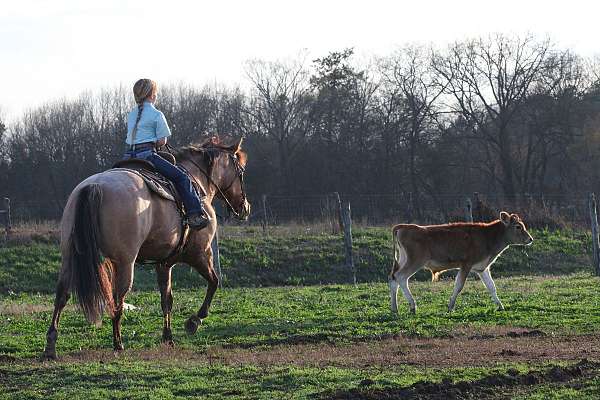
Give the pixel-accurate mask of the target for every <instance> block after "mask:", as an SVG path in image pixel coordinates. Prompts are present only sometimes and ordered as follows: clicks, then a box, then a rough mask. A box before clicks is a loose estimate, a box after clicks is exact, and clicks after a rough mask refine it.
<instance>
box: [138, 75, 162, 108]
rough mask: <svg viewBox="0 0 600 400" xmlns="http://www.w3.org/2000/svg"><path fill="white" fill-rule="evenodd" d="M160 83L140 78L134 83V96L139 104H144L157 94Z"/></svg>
mask: <svg viewBox="0 0 600 400" xmlns="http://www.w3.org/2000/svg"><path fill="white" fill-rule="evenodd" d="M157 91H158V85H157V84H156V82H154V81H153V80H152V79H146V78H144V79H140V80H138V81H137V82H136V83H135V84H134V85H133V96H134V97H135V102H136V103H137V104H143V103H144V100H146V99H147V98H149V97H151V96H152V95H154V94H156V92H157Z"/></svg>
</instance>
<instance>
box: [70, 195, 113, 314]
mask: <svg viewBox="0 0 600 400" xmlns="http://www.w3.org/2000/svg"><path fill="white" fill-rule="evenodd" d="M101 202H102V190H101V189H100V185H98V184H90V185H87V186H84V187H83V188H82V189H81V190H80V192H79V196H78V198H77V203H76V206H75V219H74V222H73V227H72V230H71V235H70V243H69V247H70V251H69V253H70V255H69V256H70V264H71V271H72V274H73V275H72V279H73V280H72V290H73V292H75V294H76V295H77V299H78V301H79V304H80V306H81V309H82V310H83V313H84V314H85V316H86V318H87V320H88V321H89V322H90V323H94V324H96V325H99V324H100V323H101V321H102V313H103V311H104V309H105V308H107V311H108V313H109V314H110V315H111V316H112V315H113V314H114V305H113V303H114V301H113V295H112V284H111V275H112V263H111V262H110V260H109V259H104V260H103V257H102V254H101V252H100V248H99V244H98V240H99V238H100V218H99V211H100V205H101Z"/></svg>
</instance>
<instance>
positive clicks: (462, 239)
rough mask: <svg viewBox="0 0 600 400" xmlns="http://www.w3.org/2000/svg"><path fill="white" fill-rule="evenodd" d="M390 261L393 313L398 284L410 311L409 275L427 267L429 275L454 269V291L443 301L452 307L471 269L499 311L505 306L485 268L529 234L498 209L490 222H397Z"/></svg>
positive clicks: (524, 241) (525, 240) (513, 216)
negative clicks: (407, 223) (391, 262)
mask: <svg viewBox="0 0 600 400" xmlns="http://www.w3.org/2000/svg"><path fill="white" fill-rule="evenodd" d="M392 234H393V239H394V263H393V266H392V271H391V272H390V276H389V285H390V295H391V306H392V312H395V313H397V312H398V299H397V297H398V287H400V288H402V293H403V294H404V297H406V299H407V300H408V303H409V305H410V311H411V312H412V313H413V314H414V313H415V312H416V309H417V305H416V303H415V299H414V298H413V296H412V294H411V293H410V289H409V288H408V279H409V278H410V277H411V276H413V275H414V274H415V273H416V272H417V271H418V270H420V269H421V268H427V269H430V270H431V272H432V274H434V276H437V274H439V273H440V272H442V271H446V270H448V269H458V270H459V271H458V274H457V275H456V283H455V285H454V292H453V293H452V296H451V297H450V302H449V303H448V311H452V309H453V308H454V303H455V302H456V297H457V296H458V294H459V293H460V291H461V290H462V288H463V286H464V284H465V280H466V279H467V275H468V274H469V272H470V271H471V270H472V271H474V272H476V273H477V274H478V275H479V277H480V278H481V280H482V281H483V283H484V285H485V287H486V288H487V289H488V291H489V292H490V294H491V295H492V300H493V301H494V302H495V303H496V304H497V305H498V308H499V309H500V310H503V309H504V306H503V305H502V302H501V301H500V299H499V298H498V295H496V285H495V284H494V280H493V279H492V276H491V275H490V266H491V265H492V264H493V263H494V261H496V259H497V258H498V257H499V256H500V254H502V252H503V251H504V250H506V249H507V248H508V247H509V246H511V245H530V244H531V243H532V242H533V238H532V237H531V235H530V234H529V232H527V229H526V228H525V224H523V221H521V218H519V216H518V215H516V214H510V215H509V214H508V213H507V212H504V211H502V212H501V213H500V219H498V220H496V221H493V222H489V223H453V224H446V225H429V226H419V225H405V224H401V225H396V226H394V228H393V230H392Z"/></svg>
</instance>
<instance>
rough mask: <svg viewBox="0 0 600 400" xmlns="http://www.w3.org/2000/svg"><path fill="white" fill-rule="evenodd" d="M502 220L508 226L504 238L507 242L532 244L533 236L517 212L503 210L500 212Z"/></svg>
mask: <svg viewBox="0 0 600 400" xmlns="http://www.w3.org/2000/svg"><path fill="white" fill-rule="evenodd" d="M500 221H501V222H502V223H503V224H504V226H505V228H506V230H505V233H504V238H505V239H506V242H507V244H512V245H515V244H516V245H530V244H531V243H533V238H532V237H531V235H530V234H529V232H527V228H525V224H524V223H523V221H522V220H521V218H520V217H519V216H518V215H517V214H509V213H507V212H505V211H502V212H501V213H500Z"/></svg>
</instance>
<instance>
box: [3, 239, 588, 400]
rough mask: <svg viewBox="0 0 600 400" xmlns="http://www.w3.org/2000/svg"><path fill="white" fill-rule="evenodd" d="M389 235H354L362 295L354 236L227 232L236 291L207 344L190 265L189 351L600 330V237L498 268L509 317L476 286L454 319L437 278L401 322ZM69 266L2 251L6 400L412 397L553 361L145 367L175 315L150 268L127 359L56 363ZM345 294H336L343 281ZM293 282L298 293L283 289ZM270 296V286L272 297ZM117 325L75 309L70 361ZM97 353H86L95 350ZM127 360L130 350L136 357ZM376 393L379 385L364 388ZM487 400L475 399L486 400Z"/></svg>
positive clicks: (578, 388)
mask: <svg viewBox="0 0 600 400" xmlns="http://www.w3.org/2000/svg"><path fill="white" fill-rule="evenodd" d="M389 236H390V235H389V232H388V230H387V229H383V228H369V229H357V230H355V232H354V246H355V249H354V250H355V261H356V263H357V266H358V268H357V269H358V271H357V276H358V280H359V282H361V283H360V284H359V285H357V286H354V285H348V284H344V283H345V282H349V281H350V275H349V273H348V271H347V270H346V269H345V267H344V265H343V252H342V239H341V237H338V236H333V235H328V234H313V233H311V232H310V231H301V232H298V231H295V232H290V233H289V234H277V235H275V234H273V233H271V234H270V235H269V236H268V237H266V238H264V237H262V233H261V231H260V230H259V229H257V228H255V227H244V228H235V229H234V228H228V229H226V230H224V231H223V234H222V235H221V254H222V265H223V273H224V278H225V279H224V283H225V288H223V289H221V290H219V291H218V292H217V294H216V296H215V299H214V302H213V307H212V309H211V315H210V316H209V317H208V318H207V319H206V320H205V321H204V324H203V325H202V327H201V328H200V329H199V331H198V333H197V334H196V335H194V336H188V335H187V334H185V333H184V329H183V323H184V321H185V319H186V318H187V317H188V316H189V315H190V314H192V313H194V312H196V311H197V310H198V307H199V306H200V304H201V301H202V298H203V296H204V292H205V287H204V286H205V282H204V281H203V280H202V279H201V278H200V277H199V276H198V275H197V274H196V273H195V272H193V271H191V270H190V268H189V267H185V266H179V267H177V268H176V272H175V274H174V278H173V279H174V297H175V300H174V307H173V330H174V331H173V334H174V339H175V342H176V345H177V348H176V349H180V350H182V351H186V352H194V353H195V352H198V353H203V354H208V353H210V352H211V351H212V350H211V349H223V351H226V349H227V348H230V347H233V348H237V347H248V348H251V349H253V350H256V351H268V350H269V349H272V348H273V346H277V345H288V346H290V347H289V349H290V351H294V345H295V344H297V343H327V344H332V345H335V346H345V345H349V344H352V343H354V342H357V341H361V342H362V341H367V342H369V341H378V340H380V339H381V338H385V337H389V336H394V335H398V334H401V335H404V336H409V337H410V336H418V337H446V336H448V335H455V334H456V333H457V331H461V332H464V330H465V329H468V330H470V331H472V332H478V331H479V330H481V331H482V332H485V331H486V329H492V328H494V327H506V328H508V329H513V328H517V327H523V328H527V329H539V330H542V331H544V332H545V333H546V334H547V335H553V334H556V335H574V340H576V335H581V334H589V333H597V332H598V331H600V311H599V310H600V290H598V289H599V287H600V279H599V278H597V277H594V276H592V275H591V273H590V272H589V270H590V267H589V266H588V264H589V250H588V247H589V241H590V240H589V234H587V233H580V232H572V231H564V232H552V231H534V232H533V236H534V237H535V239H536V242H535V244H534V246H532V247H530V248H527V249H525V250H524V249H511V250H510V251H509V252H507V253H506V254H504V255H503V256H502V257H501V258H500V260H499V262H498V263H497V264H496V265H495V266H494V267H493V269H492V274H493V275H494V276H495V277H500V279H497V280H496V284H497V287H498V294H499V296H500V298H501V299H502V301H503V303H504V305H505V306H506V311H505V312H498V311H496V310H495V306H494V305H493V304H492V302H491V300H490V298H489V294H488V293H487V291H486V290H485V288H484V287H483V285H482V284H481V282H479V280H478V279H476V278H474V277H470V278H469V280H468V282H467V285H466V287H465V290H464V291H463V293H462V294H461V296H460V297H459V298H458V302H457V307H456V310H455V312H454V313H452V314H448V313H446V311H445V310H446V305H447V301H448V298H449V296H450V293H451V291H452V286H453V282H452V281H451V280H450V278H451V275H452V274H448V275H447V276H446V278H447V279H445V280H442V281H441V282H437V283H431V282H427V281H426V280H427V279H429V276H428V274H426V273H422V274H420V275H418V276H417V277H416V278H417V280H416V281H411V289H412V291H413V294H414V296H415V298H416V300H417V304H418V311H417V315H414V316H413V315H410V314H409V313H408V312H407V308H408V307H407V304H406V302H405V300H404V298H403V297H402V295H401V294H400V296H399V305H400V313H399V315H397V316H395V315H392V314H391V313H390V311H389V292H388V288H387V284H386V283H385V281H386V274H387V270H388V267H389V265H390V263H391V240H390V238H389ZM59 265H60V253H59V252H58V247H57V245H56V244H54V243H52V241H45V242H40V241H38V242H33V243H31V244H30V245H14V246H10V247H4V248H0V398H7V399H28V398H31V399H41V398H44V399H46V398H58V399H65V398H73V399H74V398H81V397H82V396H85V397H86V398H88V399H103V398H116V399H125V398H127V399H145V398H157V399H158V398H160V399H162V398H185V397H201V398H211V399H225V398H227V399H229V398H258V399H272V398H298V399H306V398H311V399H314V398H327V397H328V396H330V395H333V394H335V393H355V394H356V393H362V391H368V390H371V389H373V390H392V391H393V390H399V389H402V388H406V387H409V386H410V385H413V384H415V383H416V382H429V383H432V382H433V383H435V382H440V381H442V380H443V379H450V380H452V381H453V382H457V381H461V380H463V381H467V382H473V381H477V380H478V379H481V378H485V377H486V376H491V375H497V374H505V373H506V371H507V370H508V369H509V368H511V369H517V370H518V371H521V372H524V371H531V370H542V369H547V368H549V365H547V364H545V363H541V364H540V363H534V364H525V363H521V364H519V363H511V362H508V361H507V362H506V363H503V364H498V365H489V366H487V367H462V368H431V367H428V366H426V365H416V366H408V365H401V366H397V365H396V366H393V367H383V366H372V367H367V368H355V367H342V366H336V365H325V366H323V367H322V368H317V367H308V366H298V365H283V366H282V365H270V366H260V365H253V364H252V363H250V364H248V363H244V364H240V365H229V364H223V363H220V362H219V361H218V359H217V360H216V361H214V362H207V361H206V358H203V359H202V360H204V361H201V360H200V359H198V360H196V361H194V360H191V361H190V360H187V359H186V360H180V359H178V357H177V355H176V353H174V355H173V357H172V358H171V357H163V358H160V359H157V360H152V361H148V360H144V359H142V358H137V357H138V356H137V355H136V354H138V353H136V350H140V351H145V350H149V351H157V350H158V349H160V348H161V347H160V346H161V344H160V341H161V331H162V312H161V309H160V296H159V294H158V292H157V290H156V283H155V276H154V271H153V269H151V268H148V267H138V268H137V269H136V276H135V284H134V291H133V292H132V293H131V294H130V295H129V296H128V298H127V302H129V303H132V304H134V305H136V306H138V307H139V310H136V311H127V312H126V314H125V318H124V321H123V336H124V344H125V347H126V352H125V354H124V355H123V356H120V357H115V358H114V359H110V357H109V359H108V360H106V359H105V360H104V361H103V362H99V361H98V360H97V358H94V357H91V359H89V360H87V359H85V358H84V359H83V360H80V361H59V362H44V363H41V362H39V361H38V356H39V355H40V353H41V352H42V350H43V347H44V344H45V332H46V329H47V327H48V324H49V322H50V318H51V313H52V303H53V295H52V292H53V290H54V286H55V283H56V278H57V272H58V269H59ZM331 283H335V284H331ZM282 285H288V286H282ZM261 286H270V287H261ZM111 335H112V330H111V324H110V321H109V319H108V318H107V317H105V318H104V324H103V326H102V327H100V328H97V327H93V326H90V325H89V324H88V323H87V322H86V321H85V319H84V317H83V315H82V314H81V312H79V311H78V310H77V309H76V307H74V306H73V302H72V301H71V302H70V306H69V307H68V308H67V309H66V310H65V311H64V313H63V317H62V318H61V323H60V327H59V338H58V343H57V351H58V354H59V357H60V356H67V355H69V354H71V355H73V356H74V357H76V356H77V355H78V354H82V353H85V352H86V351H88V350H91V351H95V350H100V351H101V353H102V354H107V353H108V354H110V349H111V346H112V341H111ZM82 350H83V352H82ZM127 350H130V352H129V353H128V352H127ZM365 380H368V381H369V382H370V385H369V386H368V387H365V386H364V385H363V383H364V382H365ZM498 394H499V395H503V396H504V397H506V398H523V399H542V398H544V399H545V398H552V399H569V398H581V399H596V398H599V397H600V378H599V377H598V376H595V375H594V376H586V377H582V378H580V379H577V380H575V381H572V382H568V383H548V382H546V383H543V384H540V385H534V386H527V387H517V388H508V389H501V388H498ZM476 397H477V396H475V397H474V398H476Z"/></svg>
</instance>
